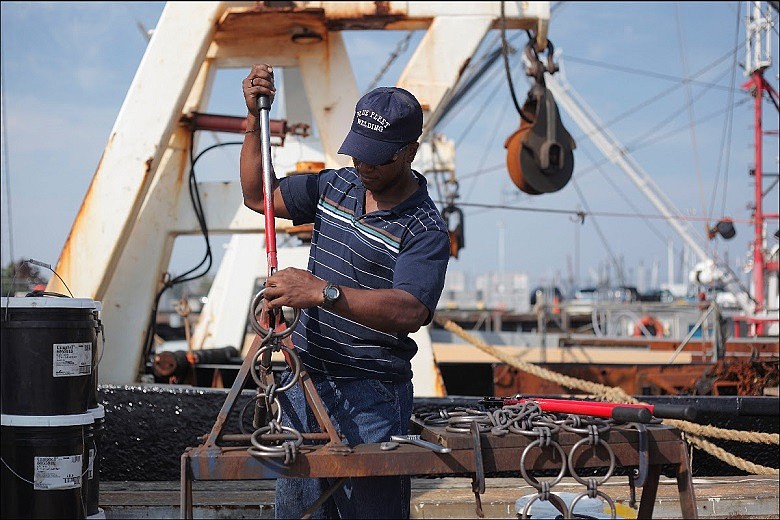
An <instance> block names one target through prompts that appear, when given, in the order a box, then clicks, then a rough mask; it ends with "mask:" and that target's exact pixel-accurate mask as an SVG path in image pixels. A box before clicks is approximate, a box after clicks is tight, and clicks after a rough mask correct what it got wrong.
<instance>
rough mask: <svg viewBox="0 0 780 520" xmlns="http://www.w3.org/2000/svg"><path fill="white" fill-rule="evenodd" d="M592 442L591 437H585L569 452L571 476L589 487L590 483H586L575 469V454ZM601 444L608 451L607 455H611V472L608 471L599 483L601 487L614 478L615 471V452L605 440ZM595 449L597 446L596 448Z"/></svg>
mask: <svg viewBox="0 0 780 520" xmlns="http://www.w3.org/2000/svg"><path fill="white" fill-rule="evenodd" d="M589 440H590V438H589V437H585V438H584V439H580V440H578V441H577V443H576V444H575V445H574V446H572V447H571V451H570V452H569V457H568V460H569V473H571V476H572V477H574V480H576V481H577V482H579V483H580V484H582V485H584V486H587V485H588V483H587V482H585V480H584V479H583V478H582V477H580V476H579V475H578V474H577V470H575V469H574V453H575V452H576V451H577V449H578V448H579V447H580V446H582V445H583V444H585V443H586V442H588V441H589ZM599 444H603V445H604V447H605V448H606V449H607V453H609V470H608V471H607V474H606V475H605V476H604V477H603V478H602V479H601V480H600V481H599V482H598V483H597V485H599V486H600V485H601V484H603V483H604V482H606V481H607V480H609V477H611V476H612V472H614V471H615V452H614V451H612V448H611V447H610V446H609V444H607V443H606V442H605V441H604V439H599ZM594 447H595V446H594Z"/></svg>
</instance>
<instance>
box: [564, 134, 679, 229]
mask: <svg viewBox="0 0 780 520" xmlns="http://www.w3.org/2000/svg"><path fill="white" fill-rule="evenodd" d="M582 151H583V153H584V154H585V155H587V156H588V158H589V159H590V160H591V161H592V160H593V157H592V156H591V155H590V152H589V151H588V150H587V148H585V149H583V150H582ZM597 170H598V172H599V173H600V174H601V176H602V177H603V178H604V180H606V181H607V182H608V183H609V185H610V186H612V189H614V190H615V192H616V193H617V194H618V195H620V197H621V198H622V199H623V200H624V201H625V203H626V204H628V205H629V206H630V207H631V209H633V210H634V212H635V213H636V215H637V216H639V217H640V218H641V219H642V220H643V221H644V223H645V225H647V227H648V228H649V229H650V231H652V232H653V233H654V234H655V236H656V237H658V239H659V240H660V241H661V243H664V244H665V243H666V238H665V237H664V236H663V235H662V234H661V232H660V231H658V230H657V229H656V228H655V227H654V226H653V225H652V224H651V223H650V219H648V218H646V217H644V216H642V214H641V213H640V212H639V208H637V207H636V205H635V204H634V203H633V202H632V201H631V199H630V198H628V197H627V196H626V194H625V192H624V191H622V190H619V189H618V187H617V186H616V185H615V183H614V181H613V180H612V179H611V178H610V177H609V175H607V174H606V173H605V172H604V170H602V169H601V168H597ZM577 193H578V194H579V193H580V192H579V188H577Z"/></svg>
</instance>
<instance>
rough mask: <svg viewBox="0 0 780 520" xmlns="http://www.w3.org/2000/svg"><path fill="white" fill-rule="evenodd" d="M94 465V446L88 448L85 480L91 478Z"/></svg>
mask: <svg viewBox="0 0 780 520" xmlns="http://www.w3.org/2000/svg"><path fill="white" fill-rule="evenodd" d="M94 467H95V448H90V449H89V472H88V473H87V480H92V468H94Z"/></svg>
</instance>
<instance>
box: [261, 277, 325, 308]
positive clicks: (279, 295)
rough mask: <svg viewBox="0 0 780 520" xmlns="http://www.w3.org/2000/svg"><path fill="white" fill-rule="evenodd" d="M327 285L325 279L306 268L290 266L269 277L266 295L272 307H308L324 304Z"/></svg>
mask: <svg viewBox="0 0 780 520" xmlns="http://www.w3.org/2000/svg"><path fill="white" fill-rule="evenodd" d="M325 285H326V282H325V281H324V280H322V279H320V278H317V277H316V276H314V275H313V274H311V273H310V272H309V271H306V270H305V269H296V268H294V267H288V268H287V269H282V270H281V271H277V272H276V273H274V274H273V275H271V276H269V277H268V279H267V280H266V282H265V293H264V296H265V299H266V300H267V301H268V307H269V308H271V309H279V308H281V307H283V306H284V307H292V308H293V309H307V308H309V307H316V306H318V305H320V304H322V299H323V298H322V289H324V288H325Z"/></svg>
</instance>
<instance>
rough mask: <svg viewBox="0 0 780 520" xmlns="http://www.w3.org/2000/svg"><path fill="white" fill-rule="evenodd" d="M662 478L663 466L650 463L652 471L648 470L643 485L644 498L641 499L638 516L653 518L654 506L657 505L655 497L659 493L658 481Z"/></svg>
mask: <svg viewBox="0 0 780 520" xmlns="http://www.w3.org/2000/svg"><path fill="white" fill-rule="evenodd" d="M660 478H661V466H659V465H656V464H651V465H650V471H648V472H647V480H646V481H645V485H644V487H642V498H641V500H640V501H639V512H638V513H637V518H642V519H644V518H653V508H654V507H655V497H656V495H657V494H658V481H659V479H660Z"/></svg>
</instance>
